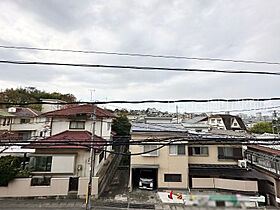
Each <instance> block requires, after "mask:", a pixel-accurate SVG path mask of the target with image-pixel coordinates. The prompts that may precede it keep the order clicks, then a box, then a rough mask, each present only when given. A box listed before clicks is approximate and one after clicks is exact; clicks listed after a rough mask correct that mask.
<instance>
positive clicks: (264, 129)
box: [251, 122, 272, 134]
mask: <svg viewBox="0 0 280 210" xmlns="http://www.w3.org/2000/svg"><path fill="white" fill-rule="evenodd" d="M251 131H252V132H253V133H259V134H263V133H272V124H271V123H269V122H261V123H258V124H256V125H254V126H253V127H252V128H251Z"/></svg>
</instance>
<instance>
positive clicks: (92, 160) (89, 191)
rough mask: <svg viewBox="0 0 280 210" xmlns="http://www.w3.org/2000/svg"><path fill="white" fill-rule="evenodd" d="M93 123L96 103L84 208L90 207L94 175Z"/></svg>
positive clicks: (94, 110) (93, 132) (93, 127)
mask: <svg viewBox="0 0 280 210" xmlns="http://www.w3.org/2000/svg"><path fill="white" fill-rule="evenodd" d="M95 123H96V105H95V104H93V114H92V134H91V147H90V170H89V181H88V188H87V197H86V210H90V209H91V192H92V178H93V176H94V165H95V154H94V136H95Z"/></svg>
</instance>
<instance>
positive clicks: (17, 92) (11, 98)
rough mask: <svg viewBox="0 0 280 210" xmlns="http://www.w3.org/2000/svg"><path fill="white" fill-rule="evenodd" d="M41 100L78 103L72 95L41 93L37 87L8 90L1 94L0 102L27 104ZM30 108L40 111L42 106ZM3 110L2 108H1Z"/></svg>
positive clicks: (31, 106)
mask: <svg viewBox="0 0 280 210" xmlns="http://www.w3.org/2000/svg"><path fill="white" fill-rule="evenodd" d="M40 99H59V100H63V101H66V102H73V101H76V98H75V96H74V95H72V94H61V93H56V92H53V93H48V92H46V91H41V90H38V89H36V88H35V87H26V88H17V89H13V88H11V89H6V90H5V91H3V92H1V93H0V102H10V103H11V102H12V103H25V102H38V101H40ZM7 107H8V106H5V107H4V106H2V108H7ZM28 107H29V108H33V109H36V110H38V111H40V110H41V109H42V106H41V105H40V104H39V105H29V106H28ZM0 108H1V107H0Z"/></svg>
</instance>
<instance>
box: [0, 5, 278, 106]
mask: <svg viewBox="0 0 280 210" xmlns="http://www.w3.org/2000/svg"><path fill="white" fill-rule="evenodd" d="M0 9H1V12H0V45H9V46H29V47H42V48H61V49H76V50H97V51H110V52H130V53H144V54H162V55H178V56H180V55H181V56H188V57H211V58H224V59H243V60H261V61H271V62H279V60H280V59H279V52H280V1H279V0H269V1H263V0H247V1H244V0H235V1H232V0H212V1H206V0H204V1H203V0H173V1H171V0H141V1H139V0H107V1H103V0H95V1H90V0H88V1H86V0H84V1H77V0H48V1H45V0H29V1H24V0H1V1H0ZM0 59H1V60H30V61H46V62H64V63H66V62H68V63H92V64H118V65H140V66H162V67H163V66H164V67H185V68H204V69H211V68H215V69H245V70H259V71H275V72H276V71H279V70H280V66H279V65H278V66H277V65H260V64H257V65H256V64H240V63H230V62H227V63H226V62H209V61H191V60H174V59H159V58H158V59H155V58H146V57H144V58H143V57H123V56H119V57H118V56H109V55H96V54H78V53H59V52H39V51H24V50H20V51H19V50H8V49H0ZM0 75H1V76H0V88H1V89H5V88H12V87H13V88H16V87H26V86H34V87H37V88H38V89H42V90H46V91H51V92H52V91H57V92H61V93H73V94H74V95H75V96H76V97H77V98H78V99H79V100H90V95H91V94H90V93H91V92H90V90H93V89H95V92H93V93H94V99H95V100H144V99H206V98H239V97H276V96H279V95H280V94H279V87H280V83H279V81H280V77H279V76H261V75H236V74H235V75H232V74H211V73H181V72H162V71H161V72H159V71H157V72H156V71H153V72H148V71H132V70H118V69H89V68H78V67H46V66H16V65H4V64H0ZM263 105H265V106H268V105H275V103H266V104H261V105H260V104H255V103H252V104H248V103H247V104H237V105H230V106H229V108H255V106H263ZM119 106H122V105H119ZM148 106H150V107H158V108H160V109H162V110H164V109H169V110H175V108H174V105H169V106H168V105H149V104H147V105H139V106H134V108H147V107H148ZM215 106H216V107H215ZM219 106H220V107H219ZM124 107H125V106H124ZM127 107H128V108H132V106H127ZM215 108H216V109H219V108H224V106H223V105H221V104H215V105H214V107H213V109H215ZM207 109H209V106H208V107H206V106H205V105H199V106H194V105H185V104H180V111H199V110H207Z"/></svg>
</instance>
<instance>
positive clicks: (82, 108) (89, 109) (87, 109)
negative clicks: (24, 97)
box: [42, 104, 116, 117]
mask: <svg viewBox="0 0 280 210" xmlns="http://www.w3.org/2000/svg"><path fill="white" fill-rule="evenodd" d="M92 113H93V105H92V104H86V105H79V106H74V107H69V108H66V109H61V110H56V111H51V112H46V113H44V114H42V115H45V116H69V115H77V114H90V115H91V114H92ZM96 116H98V117H116V116H115V115H114V114H112V113H111V112H109V111H107V110H105V109H101V108H100V107H97V109H96Z"/></svg>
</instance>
